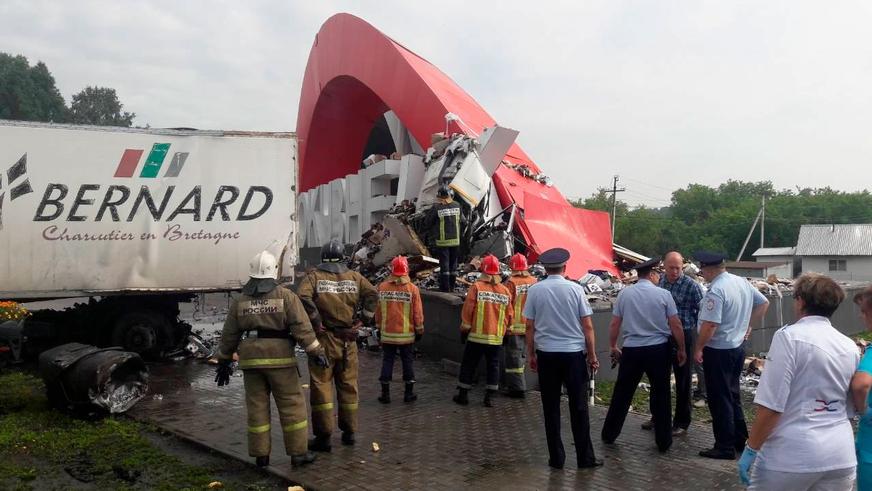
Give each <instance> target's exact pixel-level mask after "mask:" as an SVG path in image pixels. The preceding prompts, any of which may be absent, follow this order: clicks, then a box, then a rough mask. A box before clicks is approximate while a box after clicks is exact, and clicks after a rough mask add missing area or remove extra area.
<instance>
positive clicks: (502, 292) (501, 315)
mask: <svg viewBox="0 0 872 491" xmlns="http://www.w3.org/2000/svg"><path fill="white" fill-rule="evenodd" d="M481 271H482V275H481V276H480V277H479V278H478V280H476V282H475V283H474V284H473V285H472V286H471V287H470V288H469V291H468V292H467V293H466V301H465V302H464V303H463V310H462V311H461V323H460V335H461V339H462V340H463V341H464V342H465V343H466V347H465V348H464V350H463V360H462V361H461V363H460V376H459V377H458V381H457V395H456V396H454V402H456V403H457V404H460V405H462V406H465V405H467V404H469V389H471V388H472V382H473V379H474V377H475V368H476V367H477V366H478V362H479V361H480V360H481V357H482V356H484V357H485V360H486V361H485V367H486V369H487V390H486V391H485V396H484V405H485V407H493V401H492V400H491V398H492V396H493V394H494V393H496V391H497V389H499V387H500V385H499V384H500V351H501V349H502V346H503V336H504V335H505V333H506V329H507V328H508V327H509V326H510V325H511V324H512V308H511V300H512V294H511V293H510V292H509V289H508V288H506V286H505V285H503V284H501V283H500V262H499V261H498V260H497V258H496V257H494V256H485V258H484V259H483V260H482V261H481Z"/></svg>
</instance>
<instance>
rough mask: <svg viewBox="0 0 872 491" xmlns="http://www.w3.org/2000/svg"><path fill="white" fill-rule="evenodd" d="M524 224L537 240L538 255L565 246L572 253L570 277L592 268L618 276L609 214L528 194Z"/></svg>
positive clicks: (568, 270)
mask: <svg viewBox="0 0 872 491" xmlns="http://www.w3.org/2000/svg"><path fill="white" fill-rule="evenodd" d="M524 203H525V204H526V208H525V209H524V223H525V225H526V226H527V228H528V229H529V230H530V235H531V236H532V238H533V241H534V242H533V244H531V245H532V248H533V250H534V252H535V256H536V257H539V254H541V253H542V252H544V251H546V250H548V249H550V248H552V247H563V248H565V249H568V250H569V251H570V253H571V254H572V257H571V258H570V259H569V263H568V264H567V265H566V272H567V275H568V276H569V277H571V278H580V277H581V276H584V274H585V273H587V272H588V271H589V270H591V269H602V270H606V271H611V272H612V273H614V274H618V271H617V269H616V268H615V265H614V262H613V261H612V240H611V234H610V233H609V234H608V235H603V234H602V233H600V231H601V230H603V229H605V230H606V231H607V232H609V230H610V229H609V214H608V213H606V212H602V211H591V210H583V209H581V208H574V207H572V206H562V205H561V204H559V203H555V202H553V201H549V200H547V199H542V198H541V197H539V196H536V195H532V194H529V193H528V194H527V196H526V197H525V198H524Z"/></svg>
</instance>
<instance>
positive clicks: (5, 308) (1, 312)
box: [0, 301, 30, 322]
mask: <svg viewBox="0 0 872 491" xmlns="http://www.w3.org/2000/svg"><path fill="white" fill-rule="evenodd" d="M28 316H30V312H28V311H27V309H25V308H24V307H22V306H21V304H19V303H18V302H9V301H2V302H0V322H6V321H17V320H21V319H24V318H25V317H28Z"/></svg>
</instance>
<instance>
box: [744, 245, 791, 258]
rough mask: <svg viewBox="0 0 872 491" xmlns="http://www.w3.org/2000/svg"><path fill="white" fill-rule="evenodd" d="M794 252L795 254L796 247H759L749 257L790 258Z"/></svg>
mask: <svg viewBox="0 0 872 491" xmlns="http://www.w3.org/2000/svg"><path fill="white" fill-rule="evenodd" d="M794 252H796V247H761V248H759V249H757V250H756V251H755V252H754V254H751V256H753V257H763V256H792V255H793V253H794Z"/></svg>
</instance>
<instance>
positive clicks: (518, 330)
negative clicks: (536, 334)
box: [512, 324, 527, 334]
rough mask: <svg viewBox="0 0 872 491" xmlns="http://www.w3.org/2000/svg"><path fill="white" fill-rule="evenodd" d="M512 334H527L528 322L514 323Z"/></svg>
mask: <svg viewBox="0 0 872 491" xmlns="http://www.w3.org/2000/svg"><path fill="white" fill-rule="evenodd" d="M512 334H527V324H512Z"/></svg>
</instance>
